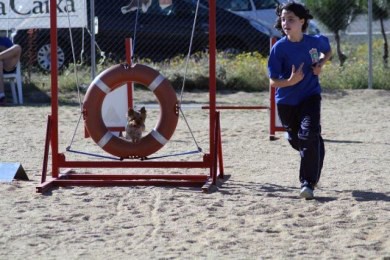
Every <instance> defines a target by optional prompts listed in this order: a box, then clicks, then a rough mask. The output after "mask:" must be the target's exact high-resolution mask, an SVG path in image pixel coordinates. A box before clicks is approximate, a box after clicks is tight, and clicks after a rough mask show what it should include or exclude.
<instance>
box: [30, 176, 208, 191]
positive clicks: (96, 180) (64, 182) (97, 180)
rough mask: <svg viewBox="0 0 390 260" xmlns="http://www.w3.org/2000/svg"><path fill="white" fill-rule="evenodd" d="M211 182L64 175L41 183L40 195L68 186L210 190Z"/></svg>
mask: <svg viewBox="0 0 390 260" xmlns="http://www.w3.org/2000/svg"><path fill="white" fill-rule="evenodd" d="M210 182H211V180H210V178H209V176H207V175H115V174H74V173H71V174H64V175H61V176H60V177H59V178H53V179H51V180H50V181H47V182H44V183H41V184H40V185H39V186H37V187H36V191H37V192H38V193H45V192H47V191H49V190H52V189H53V188H56V187H66V186H90V187H108V186H180V187H202V189H203V190H205V189H206V190H207V189H208V184H209V183H210Z"/></svg>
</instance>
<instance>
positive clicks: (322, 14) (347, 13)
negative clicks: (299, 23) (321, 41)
mask: <svg viewBox="0 0 390 260" xmlns="http://www.w3.org/2000/svg"><path fill="white" fill-rule="evenodd" d="M304 2H305V5H306V6H307V7H308V8H309V9H310V12H311V13H312V14H313V16H314V17H315V19H318V20H319V21H320V22H321V23H322V24H324V25H325V26H326V27H327V29H328V30H329V31H331V32H332V33H333V34H334V38H335V41H336V49H337V56H338V58H339V61H340V66H343V64H344V62H345V60H346V59H347V56H346V55H345V54H344V53H343V52H342V51H341V45H340V31H344V30H346V29H347V27H348V25H349V24H350V23H351V22H352V21H353V20H354V19H355V17H356V14H357V12H358V10H359V8H358V7H359V0H342V1H340V0H305V1H304Z"/></svg>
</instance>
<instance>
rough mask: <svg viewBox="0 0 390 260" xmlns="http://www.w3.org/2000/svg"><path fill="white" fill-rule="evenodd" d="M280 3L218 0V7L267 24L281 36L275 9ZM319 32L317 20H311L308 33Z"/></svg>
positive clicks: (274, 33)
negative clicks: (276, 24)
mask: <svg viewBox="0 0 390 260" xmlns="http://www.w3.org/2000/svg"><path fill="white" fill-rule="evenodd" d="M278 4H280V2H279V1H278V0H217V6H218V7H220V8H223V9H225V10H228V11H231V12H233V13H235V14H237V15H240V16H242V17H245V18H247V19H249V20H252V19H254V20H256V21H258V22H260V23H261V24H263V25H265V26H267V28H268V29H269V31H270V34H271V35H272V36H281V33H280V32H279V31H277V30H276V29H275V28H274V24H275V23H276V13H275V9H276V7H277V6H278ZM319 32H320V30H319V29H318V27H317V25H316V24H315V22H314V21H310V23H309V27H308V33H309V34H319Z"/></svg>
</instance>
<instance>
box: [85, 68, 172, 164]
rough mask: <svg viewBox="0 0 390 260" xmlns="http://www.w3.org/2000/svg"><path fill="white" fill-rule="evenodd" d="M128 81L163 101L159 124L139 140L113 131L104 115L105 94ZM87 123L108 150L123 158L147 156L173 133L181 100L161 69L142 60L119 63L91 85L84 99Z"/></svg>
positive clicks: (102, 146) (92, 136) (92, 132)
mask: <svg viewBox="0 0 390 260" xmlns="http://www.w3.org/2000/svg"><path fill="white" fill-rule="evenodd" d="M127 82H136V83H139V84H142V85H144V86H147V87H148V88H149V89H150V90H151V91H153V93H154V94H155V95H156V97H157V100H158V102H159V104H160V116H159V120H158V123H157V125H156V126H155V127H154V129H153V130H152V131H151V132H150V133H149V134H148V135H146V136H144V137H143V138H142V139H141V140H140V141H139V142H138V143H132V142H130V141H128V140H126V139H124V138H120V137H117V136H115V135H114V134H112V133H111V132H110V131H109V130H108V129H107V127H106V125H105V124H104V121H103V117H102V112H101V109H102V104H103V100H104V98H105V96H106V95H107V94H108V93H109V92H110V91H113V90H114V89H116V88H118V87H120V86H121V85H123V84H125V83H127ZM83 115H84V123H85V126H86V128H87V131H88V133H89V134H90V136H91V138H92V139H93V140H94V141H95V142H96V143H97V144H98V145H99V146H100V147H101V148H102V149H103V150H105V151H106V152H108V153H110V154H112V155H115V156H118V157H120V158H144V157H146V156H148V155H150V154H153V153H155V152H156V151H158V150H159V149H161V148H162V147H163V146H164V145H165V144H166V143H167V142H168V140H169V139H170V138H171V137H172V135H173V133H174V131H175V129H176V126H177V122H178V119H179V113H178V100H177V96H176V93H175V91H174V89H173V87H172V85H171V84H170V82H169V81H168V80H167V79H166V78H164V77H163V76H162V75H161V74H160V73H159V72H158V71H156V70H154V69H152V68H150V67H148V66H145V65H141V64H135V65H134V66H129V65H127V64H120V65H115V66H112V67H110V68H108V69H107V70H105V71H103V72H102V73H100V74H99V75H98V76H97V77H96V78H95V79H94V80H93V82H92V83H91V85H90V86H89V87H88V90H87V93H86V95H85V97H84V103H83Z"/></svg>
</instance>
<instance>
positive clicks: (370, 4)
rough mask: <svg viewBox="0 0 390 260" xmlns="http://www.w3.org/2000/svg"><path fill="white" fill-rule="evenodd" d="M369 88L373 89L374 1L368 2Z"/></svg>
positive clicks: (369, 0)
mask: <svg viewBox="0 0 390 260" xmlns="http://www.w3.org/2000/svg"><path fill="white" fill-rule="evenodd" d="M368 88H369V89H372V0H368Z"/></svg>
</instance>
